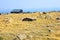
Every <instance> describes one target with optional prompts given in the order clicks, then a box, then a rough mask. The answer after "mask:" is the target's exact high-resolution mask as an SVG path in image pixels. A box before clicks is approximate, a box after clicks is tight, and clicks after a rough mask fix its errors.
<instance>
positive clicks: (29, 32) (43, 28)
mask: <svg viewBox="0 0 60 40" xmlns="http://www.w3.org/2000/svg"><path fill="white" fill-rule="evenodd" d="M26 17H27V18H32V19H36V21H22V20H23V19H24V18H26ZM57 17H60V13H59V12H50V13H48V12H46V14H43V13H42V12H40V13H39V12H36V13H29V14H8V15H7V14H6V15H5V14H4V15H0V37H3V40H60V20H57V19H56V18H57Z"/></svg>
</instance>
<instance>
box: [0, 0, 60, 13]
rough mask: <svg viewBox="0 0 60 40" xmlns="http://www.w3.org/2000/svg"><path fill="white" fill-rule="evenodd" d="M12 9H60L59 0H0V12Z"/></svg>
mask: <svg viewBox="0 0 60 40" xmlns="http://www.w3.org/2000/svg"><path fill="white" fill-rule="evenodd" d="M13 9H23V10H24V11H54V10H56V11H58V10H60V0H0V12H9V11H11V10H13Z"/></svg>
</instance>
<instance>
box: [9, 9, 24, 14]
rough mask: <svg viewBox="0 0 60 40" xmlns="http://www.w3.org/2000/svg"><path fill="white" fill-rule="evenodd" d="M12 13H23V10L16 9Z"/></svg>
mask: <svg viewBox="0 0 60 40" xmlns="http://www.w3.org/2000/svg"><path fill="white" fill-rule="evenodd" d="M10 13H23V10H22V9H14V10H12V11H11V12H10Z"/></svg>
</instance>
